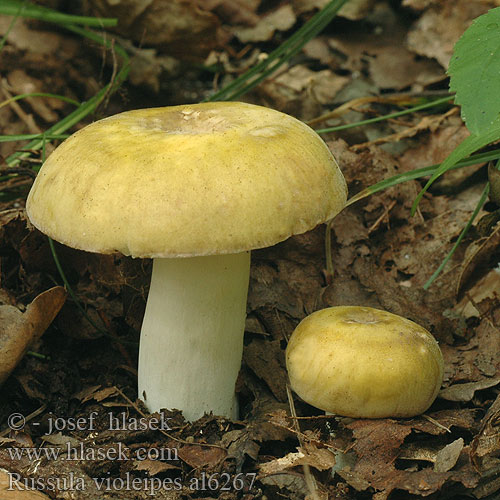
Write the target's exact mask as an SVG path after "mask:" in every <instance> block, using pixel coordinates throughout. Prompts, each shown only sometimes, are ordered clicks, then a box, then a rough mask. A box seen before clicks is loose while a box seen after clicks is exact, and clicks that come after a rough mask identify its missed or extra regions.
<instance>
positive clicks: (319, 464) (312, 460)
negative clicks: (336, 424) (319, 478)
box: [259, 443, 335, 475]
mask: <svg viewBox="0 0 500 500" xmlns="http://www.w3.org/2000/svg"><path fill="white" fill-rule="evenodd" d="M299 465H309V466H311V467H314V468H315V469H317V470H327V469H331V468H332V467H333V466H334V465H335V455H334V454H333V453H332V452H331V451H330V450H327V449H326V448H317V447H316V446H315V445H314V444H312V443H307V444H305V445H304V448H299V451H297V452H294V453H288V454H287V455H285V456H284V457H281V458H276V459H275V460H271V461H269V462H265V463H263V464H261V465H260V467H259V468H260V472H261V474H263V475H270V474H276V473H278V472H282V471H284V470H286V469H290V468H291V467H297V466H299Z"/></svg>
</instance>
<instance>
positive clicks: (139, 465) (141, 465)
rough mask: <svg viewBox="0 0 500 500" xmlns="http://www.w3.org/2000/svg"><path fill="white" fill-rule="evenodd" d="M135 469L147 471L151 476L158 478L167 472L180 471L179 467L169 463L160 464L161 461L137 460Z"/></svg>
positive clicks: (134, 464)
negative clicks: (160, 474)
mask: <svg viewBox="0 0 500 500" xmlns="http://www.w3.org/2000/svg"><path fill="white" fill-rule="evenodd" d="M133 468H134V469H135V470H142V471H146V472H147V473H148V474H149V475H150V476H156V474H159V473H160V472H165V471H167V470H172V469H179V467H177V466H175V465H172V464H169V463H167V462H160V461H159V460H150V459H146V460H135V461H134V462H133Z"/></svg>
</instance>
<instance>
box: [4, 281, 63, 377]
mask: <svg viewBox="0 0 500 500" xmlns="http://www.w3.org/2000/svg"><path fill="white" fill-rule="evenodd" d="M65 300H66V290H65V289H64V288H63V287H60V286H56V287H54V288H51V289H50V290H47V291H45V292H43V293H41V294H40V295H38V296H37V297H36V298H35V299H34V300H33V302H32V303H31V304H30V305H29V306H28V307H27V309H26V312H25V313H24V314H23V313H22V312H21V311H20V310H19V309H17V308H16V307H14V306H10V305H4V306H0V383H3V382H4V381H5V379H6V378H7V377H8V376H9V374H10V373H11V372H12V370H13V369H14V368H15V367H16V366H17V364H18V363H19V361H21V359H22V357H23V356H24V353H25V352H26V350H27V349H28V348H29V346H30V345H31V344H32V343H33V342H35V341H36V340H37V339H39V338H40V337H41V336H42V334H43V333H44V332H45V330H46V329H47V328H48V327H49V325H50V323H52V320H53V319H54V318H55V317H56V315H57V313H58V312H59V310H60V309H61V307H62V306H63V304H64V301H65Z"/></svg>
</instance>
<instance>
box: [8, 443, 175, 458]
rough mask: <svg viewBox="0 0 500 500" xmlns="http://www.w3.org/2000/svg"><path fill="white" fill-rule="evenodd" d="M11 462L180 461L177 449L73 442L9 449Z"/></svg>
mask: <svg viewBox="0 0 500 500" xmlns="http://www.w3.org/2000/svg"><path fill="white" fill-rule="evenodd" d="M7 451H8V453H9V456H10V459H11V460H22V459H23V458H27V459H29V460H30V461H31V462H34V461H36V460H40V459H43V458H45V459H46V460H54V461H55V460H65V461H80V460H86V461H97V460H112V461H124V462H125V461H127V460H138V461H143V460H162V461H172V460H179V454H178V452H177V448H145V447H144V448H136V449H133V450H132V449H131V448H129V447H128V446H124V445H123V443H115V444H113V445H112V446H102V447H101V446H98V447H85V445H84V444H83V443H79V444H77V445H74V444H72V443H71V442H69V441H68V442H66V443H64V446H63V447H60V448H59V447H43V448H13V447H12V448H7Z"/></svg>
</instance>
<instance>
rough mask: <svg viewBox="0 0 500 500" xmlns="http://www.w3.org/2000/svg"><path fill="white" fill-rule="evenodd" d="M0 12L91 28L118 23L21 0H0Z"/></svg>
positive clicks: (115, 20)
mask: <svg viewBox="0 0 500 500" xmlns="http://www.w3.org/2000/svg"><path fill="white" fill-rule="evenodd" d="M20 7H21V8H22V12H19V9H20ZM0 14H4V15H6V16H16V15H20V16H21V17H27V18H30V19H39V20H40V21H46V22H49V23H56V24H81V25H84V26H89V27H92V28H106V27H111V26H116V25H117V24H118V20H117V19H110V18H100V17H85V16H74V15H71V14H63V13H62V12H58V11H57V10H52V9H49V8H47V7H42V6H40V5H34V4H31V3H26V2H22V1H20V0H2V1H1V3H0Z"/></svg>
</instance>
